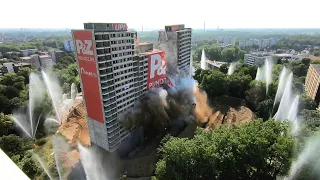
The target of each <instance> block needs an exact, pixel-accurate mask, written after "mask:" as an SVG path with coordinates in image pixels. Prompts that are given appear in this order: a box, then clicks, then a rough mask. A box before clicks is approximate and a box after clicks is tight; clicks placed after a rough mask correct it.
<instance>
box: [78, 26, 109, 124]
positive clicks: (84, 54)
mask: <svg viewBox="0 0 320 180" xmlns="http://www.w3.org/2000/svg"><path fill="white" fill-rule="evenodd" d="M72 32H73V40H74V44H75V51H76V55H77V62H78V65H79V72H80V78H81V83H82V93H83V95H84V100H85V104H86V109H87V116H88V117H89V118H91V119H93V120H96V121H98V122H100V123H104V119H103V114H102V113H103V111H102V100H101V94H100V86H99V76H98V72H97V71H98V69H97V59H96V57H95V53H94V52H95V49H94V41H93V37H92V36H93V34H92V31H90V30H81V31H72Z"/></svg>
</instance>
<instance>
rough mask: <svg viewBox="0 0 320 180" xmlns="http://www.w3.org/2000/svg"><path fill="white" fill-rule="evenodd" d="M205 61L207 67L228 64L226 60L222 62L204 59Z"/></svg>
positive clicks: (213, 67) (211, 67) (212, 67)
mask: <svg viewBox="0 0 320 180" xmlns="http://www.w3.org/2000/svg"><path fill="white" fill-rule="evenodd" d="M206 63H207V67H208V68H209V69H219V68H220V66H222V65H224V64H228V63H227V62H222V61H215V60H213V61H211V60H206Z"/></svg>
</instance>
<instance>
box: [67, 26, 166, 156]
mask: <svg viewBox="0 0 320 180" xmlns="http://www.w3.org/2000/svg"><path fill="white" fill-rule="evenodd" d="M72 36H73V39H74V44H75V53H76V58H77V63H78V67H79V72H80V79H81V87H82V92H83V96H84V102H85V107H86V110H87V124H88V128H89V134H90V140H91V142H92V143H94V144H96V145H98V146H100V147H101V148H103V149H105V150H107V151H109V152H114V151H116V150H117V149H118V150H119V151H125V150H124V149H128V147H129V146H130V147H133V146H134V145H132V143H133V140H132V138H134V135H132V133H134V134H136V133H137V131H139V130H135V129H133V130H130V131H128V130H127V129H125V128H124V127H122V126H121V125H120V124H119V119H120V118H121V114H123V113H124V112H125V111H127V110H128V109H130V108H132V107H133V105H134V104H135V102H136V101H139V100H140V99H141V98H142V96H143V95H144V93H145V92H146V91H147V90H148V89H150V88H152V87H156V86H159V85H161V84H163V83H165V77H166V74H165V53H164V52H163V51H160V50H154V49H153V48H151V45H150V43H145V44H143V43H138V42H137V33H136V32H131V31H128V30H127V25H126V24H125V23H84V30H73V31H72ZM159 62H162V63H159ZM128 144H130V145H128ZM122 147H125V148H122Z"/></svg>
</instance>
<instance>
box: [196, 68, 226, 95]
mask: <svg viewBox="0 0 320 180" xmlns="http://www.w3.org/2000/svg"><path fill="white" fill-rule="evenodd" d="M210 72H211V73H210ZM209 73H210V74H208V75H207V74H206V75H204V76H203V78H202V81H201V84H200V88H201V89H203V90H205V91H206V92H207V94H208V97H209V98H210V99H211V100H213V99H214V98H215V97H217V96H221V95H225V94H226V93H228V90H229V80H228V77H227V75H226V74H223V73H222V72H220V71H209Z"/></svg>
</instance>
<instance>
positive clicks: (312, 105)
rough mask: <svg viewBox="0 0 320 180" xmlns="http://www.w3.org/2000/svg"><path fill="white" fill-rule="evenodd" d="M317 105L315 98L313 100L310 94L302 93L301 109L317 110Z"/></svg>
mask: <svg viewBox="0 0 320 180" xmlns="http://www.w3.org/2000/svg"><path fill="white" fill-rule="evenodd" d="M316 108H317V105H316V102H315V101H314V100H312V99H311V98H310V97H309V96H307V95H306V94H302V95H301V96H300V102H299V109H300V110H303V109H306V110H316Z"/></svg>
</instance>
